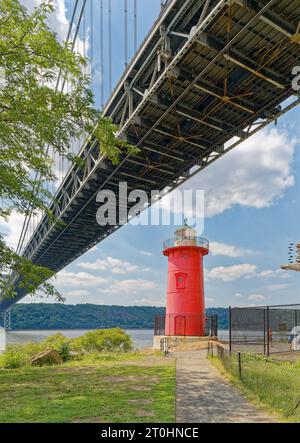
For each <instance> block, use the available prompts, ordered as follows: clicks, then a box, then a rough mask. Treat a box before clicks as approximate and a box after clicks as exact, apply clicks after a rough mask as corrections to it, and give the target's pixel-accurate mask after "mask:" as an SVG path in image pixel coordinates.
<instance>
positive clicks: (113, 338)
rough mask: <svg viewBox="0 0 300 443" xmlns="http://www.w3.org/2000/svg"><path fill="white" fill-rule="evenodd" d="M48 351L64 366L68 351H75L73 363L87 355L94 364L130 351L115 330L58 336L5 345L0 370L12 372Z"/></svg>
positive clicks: (122, 334)
mask: <svg viewBox="0 0 300 443" xmlns="http://www.w3.org/2000/svg"><path fill="white" fill-rule="evenodd" d="M52 349H54V350H56V351H58V352H59V354H60V356H61V357H62V359H63V361H64V362H66V361H68V360H70V359H71V352H72V351H75V354H76V357H75V356H74V358H77V359H82V356H83V354H85V353H90V354H92V355H93V356H94V357H93V359H94V360H105V359H107V360H112V359H114V358H115V356H116V355H117V354H122V353H127V352H130V351H132V350H133V347H132V342H131V338H130V337H129V335H127V334H126V333H125V332H124V331H122V330H121V329H118V328H115V329H103V330H99V331H91V332H87V333H86V334H85V335H83V336H82V337H78V338H73V339H68V338H66V337H65V336H64V335H63V334H60V333H58V334H54V335H51V336H49V337H47V338H46V339H45V340H43V341H41V342H40V343H27V344H24V345H9V346H8V347H7V349H6V351H5V352H4V353H3V354H1V355H0V368H2V369H15V368H20V367H22V366H27V365H29V364H30V362H31V360H32V358H33V357H34V356H35V355H36V354H38V353H39V352H42V351H49V350H52ZM109 353H111V354H109Z"/></svg>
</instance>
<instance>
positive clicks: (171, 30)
mask: <svg viewBox="0 0 300 443" xmlns="http://www.w3.org/2000/svg"><path fill="white" fill-rule="evenodd" d="M142 2H143V0H132V1H131V0H124V1H123V3H122V2H120V1H119V0H115V1H114V0H101V1H100V2H99V1H94V0H90V1H86V0H77V1H76V2H74V6H73V9H72V11H70V13H71V15H70V17H69V22H70V27H69V31H68V34H67V36H66V38H67V40H69V41H70V42H72V47H73V49H74V50H75V51H80V50H81V51H82V52H83V54H84V55H85V56H87V57H89V59H90V66H89V67H88V68H87V69H90V73H91V77H92V86H93V89H94V92H95V97H96V102H97V103H98V106H99V108H101V109H102V111H103V114H104V115H105V116H109V117H111V118H112V119H113V121H114V123H115V124H117V125H118V126H119V128H120V130H119V137H121V138H122V139H124V140H126V141H127V142H129V143H131V144H133V145H135V146H138V147H139V148H140V152H139V154H138V155H135V156H134V157H131V156H126V155H124V156H123V157H122V159H121V162H120V163H119V164H118V165H117V166H114V165H112V164H111V163H110V162H109V161H108V160H107V159H105V158H104V157H103V156H101V153H100V147H99V145H98V144H97V142H96V141H95V140H94V139H93V135H92V134H90V135H89V137H88V138H87V140H85V141H84V142H83V143H82V142H81V143H79V142H78V141H75V142H74V145H73V146H71V147H70V149H71V150H72V152H78V155H79V156H80V157H81V158H82V159H84V162H83V164H82V165H81V166H78V165H76V164H67V163H66V162H65V161H63V160H62V159H57V165H58V166H57V167H58V176H59V183H58V185H57V184H56V185H55V184H49V186H53V190H54V191H55V193H54V194H55V195H54V199H53V201H52V202H51V203H50V209H51V211H52V212H53V213H54V214H55V216H56V220H55V221H53V219H49V218H48V216H47V215H43V216H42V217H41V218H40V219H39V220H36V219H32V217H30V215H29V216H28V217H27V218H26V219H25V221H24V225H23V229H22V233H21V236H20V240H19V244H18V252H19V253H20V254H22V255H23V256H24V257H26V258H28V259H30V260H32V261H33V262H34V263H36V264H40V265H42V266H46V267H48V268H50V269H52V270H53V271H55V272H58V271H60V270H61V269H63V268H64V267H65V266H67V265H68V264H70V263H71V262H73V261H74V260H75V259H77V258H78V257H80V256H81V255H82V254H84V253H85V252H87V251H88V250H89V249H91V248H92V247H93V246H94V245H96V244H98V243H99V242H101V241H102V240H104V239H106V238H107V237H108V236H110V235H111V234H113V232H115V231H116V230H117V229H119V228H120V227H121V226H120V225H116V226H113V227H112V226H106V227H101V226H99V225H98V224H97V222H96V212H97V209H98V207H99V205H98V204H97V202H96V195H97V193H98V192H99V190H101V189H109V190H112V191H116V190H117V189H118V187H119V183H120V182H124V181H126V182H127V183H128V189H129V190H132V189H141V190H144V191H146V193H147V195H148V196H149V199H151V190H153V189H155V190H160V191H161V192H162V195H163V194H167V193H169V192H171V191H172V190H174V189H175V188H177V187H178V186H180V185H182V184H183V183H184V182H185V181H186V180H188V179H189V178H191V177H192V176H193V175H195V174H198V173H200V172H201V171H202V170H203V169H204V168H206V167H208V166H209V165H210V164H212V163H213V162H215V161H217V160H218V159H219V158H220V157H222V156H223V155H225V154H226V153H227V152H229V151H230V150H232V149H234V148H235V147H237V146H238V145H239V144H240V143H242V142H243V141H244V140H246V139H247V138H248V137H251V136H252V135H253V134H255V133H257V132H258V131H260V130H261V129H262V128H264V127H265V126H267V125H268V124H270V123H271V122H274V121H275V122H276V120H277V119H278V118H279V117H281V116H282V115H283V114H285V113H287V112H288V111H289V110H291V109H292V108H294V107H295V106H297V105H298V104H299V103H300V97H299V95H298V94H297V92H296V91H295V90H293V88H292V69H293V68H294V67H295V66H298V65H299V64H300V45H299V43H300V34H299V28H300V26H299V24H300V0H270V1H267V0H167V1H163V2H157V5H156V6H157V11H158V17H157V18H156V20H155V22H154V24H153V26H152V27H151V29H150V30H149V33H148V34H147V35H146V36H145V37H144V40H143V41H142V42H139V32H138V29H139V28H138V26H139V23H142V24H143V20H146V19H147V17H144V18H142V15H141V8H140V6H141V3H142ZM116 3H118V5H119V6H118V7H117V6H116ZM121 4H122V8H123V9H122V8H120V5H121ZM153 4H154V2H153ZM114 13H115V14H119V15H120V14H122V15H123V19H124V21H123V24H124V26H123V28H124V29H123V30H120V29H118V32H116V33H115V32H114V26H113V19H114ZM122 32H124V34H123V35H122ZM115 39H117V43H116V42H115ZM120 42H122V44H123V43H124V47H123V53H124V59H123V60H121V59H122V57H121V56H120V54H121V52H122V49H120ZM116 45H117V48H118V51H117V55H115V54H114V46H116ZM117 66H118V67H119V68H118V69H119V71H120V73H121V71H122V69H123V73H121V75H120V79H119V81H118V82H117V83H116V84H115V79H114V73H115V72H116V69H117V68H116V67H117ZM99 79H100V81H99ZM114 84H115V86H114ZM58 87H62V88H63V87H64V82H63V79H58ZM262 149H263V147H262ZM233 172H234V171H233ZM55 186H56V188H55ZM117 203H118V204H119V203H121V202H117ZM129 210H130V205H129ZM61 221H63V225H62V224H61V223H60V222H61ZM25 295H26V290H25V289H23V288H21V287H18V281H17V280H16V296H15V298H13V299H9V300H8V299H3V298H1V297H0V309H1V310H3V311H5V310H7V309H8V308H9V307H10V306H11V305H12V304H14V303H16V302H17V301H19V300H20V299H22V298H23V297H24V296H25Z"/></svg>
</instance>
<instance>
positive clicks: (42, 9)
mask: <svg viewBox="0 0 300 443" xmlns="http://www.w3.org/2000/svg"><path fill="white" fill-rule="evenodd" d="M53 10H54V9H53V1H52V0H43V1H42V2H41V4H40V5H39V6H38V7H36V8H35V9H34V10H33V12H32V13H29V12H28V11H27V10H26V8H24V7H23V6H21V4H20V2H19V0H1V1H0V70H1V72H4V73H5V81H4V82H1V85H0V146H1V149H0V221H1V218H7V217H8V216H9V215H10V214H11V212H13V211H14V212H19V213H22V214H24V215H27V214H36V213H38V212H46V213H47V214H48V216H49V217H53V215H52V214H49V211H48V209H47V208H48V205H49V201H50V200H51V198H52V195H51V194H50V193H49V191H48V190H47V186H46V185H47V183H48V182H51V181H53V180H55V174H54V163H53V160H52V159H51V157H50V155H49V153H50V152H51V151H54V152H55V153H56V154H58V155H60V156H61V157H66V158H68V159H69V160H71V161H75V162H76V161H78V159H77V158H76V157H75V158H74V157H73V156H71V155H70V154H69V146H70V144H71V143H72V142H73V141H74V140H76V139H82V138H86V137H87V135H88V134H91V133H92V134H93V137H94V139H96V140H97V141H98V145H99V157H101V156H104V157H106V158H108V159H109V160H111V161H112V163H114V164H116V163H117V162H118V161H119V160H120V156H121V153H122V152H124V153H125V154H127V153H129V154H132V153H135V152H136V149H134V148H133V147H131V146H129V145H128V144H126V143H124V142H122V141H121V140H119V139H117V138H116V134H117V131H118V128H117V127H116V126H115V125H113V123H112V122H111V121H110V120H108V119H105V118H104V117H103V116H102V115H101V114H100V113H99V111H97V110H96V109H95V108H94V107H93V105H94V103H93V94H92V92H91V90H90V78H89V77H88V76H86V75H85V74H83V72H84V70H83V68H84V66H85V65H86V60H85V59H84V58H83V57H82V56H81V55H80V54H78V53H74V52H73V51H72V49H71V45H70V43H60V42H59V41H58V39H57V36H56V34H54V33H53V32H51V31H50V29H49V28H48V26H47V24H46V19H47V18H48V16H49V14H51V13H53ZM58 78H60V80H61V82H60V85H61V84H62V83H65V85H67V86H68V87H65V88H64V90H62V88H61V86H59V87H56V86H57V85H58V84H59V82H57V79H58ZM49 147H51V149H50V150H49ZM11 271H13V273H14V274H16V275H19V276H20V280H21V282H22V283H21V284H22V286H25V287H26V289H27V290H28V292H31V293H34V292H35V290H36V289H37V287H38V286H39V285H41V284H42V286H41V290H42V292H43V293H44V294H46V295H47V296H51V297H53V296H54V297H56V298H57V299H58V300H59V301H62V298H61V297H60V295H59V293H58V292H57V291H56V290H55V289H54V288H53V286H52V285H50V284H49V283H46V284H43V282H44V281H46V280H47V279H49V277H51V276H52V275H53V273H52V272H51V271H49V270H48V269H45V268H42V267H38V266H35V265H33V264H32V263H31V262H30V261H28V260H25V259H24V258H21V257H18V255H16V254H15V252H14V251H13V250H12V249H11V248H10V247H8V246H7V244H6V243H5V238H4V236H3V235H1V233H0V292H1V293H2V296H4V297H10V296H13V295H14V285H13V284H12V283H10V282H9V281H8V280H7V278H6V277H5V275H7V274H10V272H11Z"/></svg>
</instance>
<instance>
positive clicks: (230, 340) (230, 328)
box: [229, 306, 232, 355]
mask: <svg viewBox="0 0 300 443" xmlns="http://www.w3.org/2000/svg"><path fill="white" fill-rule="evenodd" d="M231 352H232V323H231V306H229V354H230V355H231Z"/></svg>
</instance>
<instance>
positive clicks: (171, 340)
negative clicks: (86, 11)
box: [153, 335, 213, 350]
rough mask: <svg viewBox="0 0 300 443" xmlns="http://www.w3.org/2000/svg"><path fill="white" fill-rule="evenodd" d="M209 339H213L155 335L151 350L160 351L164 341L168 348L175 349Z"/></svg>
mask: <svg viewBox="0 0 300 443" xmlns="http://www.w3.org/2000/svg"><path fill="white" fill-rule="evenodd" d="M209 339H213V337H199V336H198V337H182V336H172V337H170V336H167V335H155V336H154V338H153V349H155V350H161V349H162V343H163V341H164V340H167V341H168V348H169V349H171V348H175V347H176V346H179V345H182V344H187V343H195V342H200V341H203V342H206V341H207V340H209Z"/></svg>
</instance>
